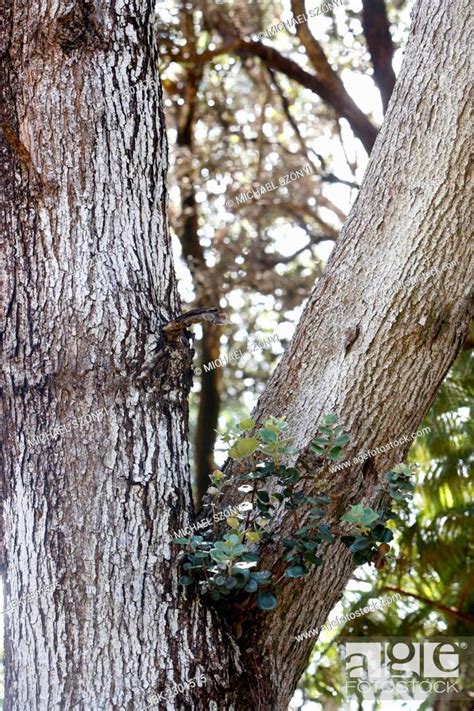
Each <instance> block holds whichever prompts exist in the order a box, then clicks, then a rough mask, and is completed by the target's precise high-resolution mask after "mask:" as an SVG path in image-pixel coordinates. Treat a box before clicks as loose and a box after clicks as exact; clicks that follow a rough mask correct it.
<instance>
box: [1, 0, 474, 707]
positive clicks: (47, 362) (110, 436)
mask: <svg viewBox="0 0 474 711" xmlns="http://www.w3.org/2000/svg"><path fill="white" fill-rule="evenodd" d="M152 8H153V3H151V2H145V1H144V0H143V1H142V2H138V0H135V2H134V3H127V4H124V3H121V2H117V0H112V2H110V3H99V2H96V3H95V5H93V4H85V3H82V2H79V0H78V1H77V2H71V3H70V4H68V5H67V10H65V9H63V10H60V9H58V6H57V5H56V4H55V3H49V4H48V5H42V6H41V7H40V8H38V6H37V5H33V3H31V2H29V0H18V2H15V3H13V7H12V8H11V10H10V11H9V13H8V14H7V16H6V17H5V18H3V21H2V26H1V29H0V33H1V34H0V38H1V46H2V51H3V53H4V54H5V56H6V60H7V62H6V67H7V76H6V80H5V81H4V82H3V83H2V91H4V94H5V96H4V99H5V100H4V102H2V110H3V115H2V119H1V123H2V129H3V143H2V150H3V153H4V155H5V157H6V160H7V170H6V172H4V173H3V174H2V182H3V186H2V187H3V188H4V190H3V195H4V196H5V197H6V199H7V201H8V210H7V212H6V219H5V229H4V232H5V233H6V234H7V235H8V238H9V239H8V247H7V249H8V254H7V258H8V262H7V264H8V269H7V272H6V280H5V287H4V290H3V304H2V316H3V318H4V324H3V327H2V328H3V329H4V342H5V353H6V355H7V357H8V366H7V369H6V377H5V379H4V392H5V401H6V404H7V408H8V413H7V415H6V417H5V418H4V419H3V426H4V437H5V439H6V441H7V444H8V445H9V446H8V448H7V451H6V457H5V467H4V476H3V481H2V485H3V489H4V494H3V495H4V525H5V534H4V535H5V541H4V548H5V567H6V594H7V605H10V611H9V612H8V613H7V615H6V650H5V651H6V657H7V669H6V687H7V690H6V709H7V710H8V711H10V710H12V711H19V710H20V709H21V710H22V711H23V710H24V709H33V710H34V709H39V710H43V709H87V710H89V709H94V710H95V709H141V708H143V707H145V706H147V704H149V703H150V704H151V703H153V692H155V691H156V692H163V691H166V690H167V689H168V688H169V687H170V686H171V685H172V684H173V683H174V682H181V681H183V680H186V679H193V678H195V677H196V676H198V675H200V674H204V676H205V678H206V681H205V682H204V686H202V688H197V689H190V690H185V691H184V692H183V693H182V694H180V695H179V696H177V697H176V699H175V700H172V699H171V700H168V701H166V702H159V704H158V707H159V708H160V709H161V708H163V709H164V708H167V709H177V708H179V709H189V708H197V709H207V708H209V709H213V710H216V711H217V709H221V708H222V709H224V708H225V709H235V710H237V709H248V708H258V709H268V708H274V709H284V708H285V707H286V704H287V701H288V698H289V696H290V695H291V692H292V690H293V689H294V687H295V685H296V682H297V680H298V676H299V674H300V671H301V670H302V668H303V666H304V664H305V661H306V659H307V654H308V649H309V644H310V643H309V642H308V643H307V644H306V643H300V644H297V643H295V642H294V639H293V636H294V634H295V633H297V632H299V631H301V630H304V629H307V628H308V627H312V626H315V625H318V624H322V622H323V621H324V620H325V618H326V616H327V614H328V612H329V610H330V608H331V606H332V605H333V603H334V601H335V600H336V599H337V596H338V591H340V590H341V588H342V587H343V586H344V584H345V582H346V581H347V579H348V577H349V575H350V572H351V564H350V561H349V560H348V557H347V555H346V554H345V552H344V551H342V550H340V549H337V550H336V552H335V553H334V551H331V559H330V560H329V561H328V563H327V565H325V566H324V568H323V570H322V571H320V572H319V573H318V574H317V575H314V576H311V578H310V579H308V580H305V581H304V582H303V583H302V582H301V581H299V582H296V583H292V585H291V587H290V586H288V589H287V590H285V597H284V599H283V600H282V601H281V604H280V607H279V608H278V609H277V610H276V611H275V612H274V613H269V614H266V615H263V614H259V615H253V616H252V618H251V619H249V620H247V621H244V626H243V629H244V632H243V636H242V637H241V639H239V640H234V639H232V635H231V633H230V632H229V628H227V626H226V625H225V624H224V623H223V622H222V621H221V620H219V618H218V616H217V614H216V613H215V612H214V611H213V610H212V608H209V607H207V606H205V605H204V604H203V603H201V602H200V601H199V600H196V599H194V598H192V597H191V596H189V597H187V596H185V595H184V594H183V593H182V592H181V591H180V590H179V588H178V584H177V579H178V575H179V572H178V568H177V564H176V560H175V556H174V550H172V548H171V547H170V545H169V542H168V540H167V536H168V535H169V534H170V533H171V532H172V531H173V530H176V528H178V527H179V526H181V525H184V524H185V523H187V522H188V520H189V519H191V518H192V515H193V514H192V501H191V493H190V487H189V477H188V470H187V452H186V447H187V445H186V435H187V432H186V418H187V393H188V389H189V377H190V376H189V373H190V349H189V345H188V341H187V338H186V334H183V333H180V331H179V330H178V329H177V328H176V329H171V330H167V331H164V330H163V327H164V325H165V324H166V323H167V322H168V321H170V320H173V319H174V318H176V316H177V314H178V309H179V306H178V302H177V297H176V288H175V280H174V274H173V270H172V263H171V255H170V240H169V234H168V231H167V215H166V189H165V178H166V143H165V138H164V127H163V121H162V112H161V104H160V102H161V93H160V90H159V85H158V83H156V82H155V81H154V79H155V76H154V67H155V64H156V49H155V44H154V40H153V33H152V25H153V17H152ZM467 9H468V3H467V0H462V1H461V2H459V3H457V4H456V6H454V5H453V4H451V3H448V2H447V0H443V2H441V3H439V4H438V5H437V7H432V6H431V5H430V3H429V2H428V0H423V1H422V2H421V4H420V5H419V6H418V10H417V14H416V18H415V28H414V32H413V34H412V37H411V40H410V43H409V46H408V50H407V57H406V60H405V64H404V68H403V71H402V75H401V77H400V79H399V82H398V84H397V87H396V90H395V93H394V96H393V97H392V101H391V105H390V108H389V112H388V115H387V119H386V123H385V125H384V127H383V130H382V133H381V135H380V136H379V138H378V140H377V144H376V147H375V150H374V153H373V156H372V158H371V163H370V166H369V170H368V174H367V177H366V180H365V182H364V186H363V189H362V191H361V195H360V197H359V200H358V202H357V205H356V206H355V208H354V210H353V212H352V215H351V217H350V219H349V220H348V223H347V225H346V227H345V229H344V233H343V236H342V240H341V241H340V242H338V244H337V246H336V250H335V253H334V254H333V256H332V258H331V261H330V264H329V265H328V268H327V270H326V272H325V274H324V276H323V277H322V279H321V280H320V282H319V284H318V286H317V288H316V290H315V292H314V294H313V296H312V297H311V299H310V302H309V304H308V307H307V309H306V311H305V314H304V316H303V318H302V321H301V324H300V325H299V327H298V329H297V333H296V335H295V338H294V340H293V343H292V345H291V347H290V350H289V352H288V354H287V355H286V357H285V359H284V360H283V362H282V363H281V365H280V367H279V368H278V370H277V371H276V373H275V375H274V377H273V379H272V381H271V383H270V385H269V387H268V390H267V392H266V394H265V395H264V397H263V398H262V401H261V403H260V405H259V410H258V414H259V417H263V416H264V415H265V414H277V415H280V414H286V415H287V417H288V421H289V423H290V426H291V430H292V433H293V435H294V436H295V438H296V441H297V444H298V445H299V446H300V447H301V448H302V449H303V450H304V449H305V448H307V445H308V442H309V441H310V440H311V438H312V437H313V435H314V433H315V430H316V427H317V421H318V418H319V417H320V415H321V414H322V413H323V412H327V411H328V410H333V411H335V412H337V413H339V414H340V416H341V417H342V419H343V420H344V422H345V424H346V425H347V426H348V427H349V428H350V429H351V430H352V432H353V434H354V438H355V439H354V444H353V449H352V451H351V452H349V455H352V453H355V452H356V450H358V449H359V450H360V449H367V448H370V447H374V446H378V445H380V444H383V443H385V442H387V441H388V440H390V439H392V438H394V437H396V436H397V435H399V434H403V433H408V432H411V431H412V430H414V429H416V427H417V425H418V423H419V422H420V420H421V418H422V416H423V414H424V413H425V412H426V410H427V409H428V407H429V404H430V402H431V400H432V398H433V397H434V394H435V392H436V389H437V387H438V385H439V383H440V382H441V380H442V378H443V376H444V374H445V373H446V370H447V369H448V367H449V365H450V363H451V362H452V360H453V359H454V357H455V355H456V353H457V351H458V350H459V348H460V347H461V344H462V340H463V336H464V333H465V331H466V324H467V321H468V312H469V308H470V307H469V298H468V294H467V290H466V286H465V284H466V278H467V277H469V276H470V274H471V271H470V268H469V263H468V260H467V252H468V245H469V242H468V230H467V217H466V214H465V211H464V209H463V206H462V203H463V199H464V197H465V195H466V190H467V153H468V152H467V150H466V148H467V135H468V133H467V131H468V118H467V111H466V103H467V102H466V99H465V97H464V86H465V83H466V81H467V67H468V64H467V59H466V57H467V56H468V52H467V48H468V35H467V32H466V26H467ZM448 259H449V260H453V259H457V260H458V266H457V267H456V268H455V269H452V270H450V271H445V272H443V273H442V274H440V275H439V276H437V277H436V280H435V281H433V279H432V277H430V276H428V270H429V269H432V268H434V267H438V268H442V267H443V266H444V262H445V261H446V260H448ZM412 276H416V277H417V278H418V279H419V282H418V283H417V286H416V288H415V289H413V288H412V287H410V288H407V287H404V284H403V282H404V280H405V279H407V278H408V277H412ZM336 295H337V297H336ZM335 298H337V300H338V303H339V305H342V306H343V308H344V310H345V320H344V322H342V321H340V320H337V321H336V320H335V319H334V318H332V313H331V312H332V309H333V307H334V302H335ZM166 334H168V335H166ZM104 412H105V414H104ZM100 413H102V414H100ZM74 418H78V419H74ZM405 449H406V446H401V447H399V448H398V450H392V451H391V452H390V453H388V454H387V455H383V456H381V457H379V458H375V459H374V460H373V461H369V463H368V465H366V466H365V467H354V468H352V469H351V470H350V473H349V474H347V473H345V474H344V475H341V474H339V475H333V478H332V479H330V481H329V484H330V486H331V489H332V490H334V491H337V493H338V495H339V497H340V503H341V506H342V505H343V504H345V503H347V502H353V501H358V500H360V499H361V498H363V499H364V500H366V501H367V502H368V503H370V502H371V501H373V500H374V496H375V494H374V485H375V483H376V480H377V477H378V475H379V473H380V472H382V471H383V470H384V469H385V468H387V467H388V466H389V465H390V464H391V463H392V462H393V461H394V460H395V459H397V460H398V459H399V458H401V457H402V456H403V454H404V451H405ZM321 476H326V478H328V474H327V472H322V473H321ZM281 526H282V529H283V530H285V529H287V528H288V526H289V523H288V522H287V521H286V520H283V521H282V523H281ZM263 554H264V558H266V562H267V564H268V565H270V566H273V565H276V564H277V561H275V560H272V559H270V560H269V553H268V552H267V551H265V550H264V551H263ZM334 556H335V557H334Z"/></svg>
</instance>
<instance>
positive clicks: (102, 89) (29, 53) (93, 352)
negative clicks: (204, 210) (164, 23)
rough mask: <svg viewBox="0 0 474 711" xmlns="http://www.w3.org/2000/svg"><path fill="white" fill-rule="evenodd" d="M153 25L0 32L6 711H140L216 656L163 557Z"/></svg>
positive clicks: (165, 368)
mask: <svg viewBox="0 0 474 711" xmlns="http://www.w3.org/2000/svg"><path fill="white" fill-rule="evenodd" d="M153 7H154V4H153V3H152V2H145V1H144V0H143V1H141V2H139V1H138V0H137V1H136V2H129V3H121V2H118V1H116V2H112V3H103V2H97V3H95V5H92V4H86V3H82V2H74V3H69V4H67V5H65V4H64V3H61V4H59V3H56V2H53V3H48V4H41V5H39V6H38V5H37V4H34V3H31V2H27V1H26V0H24V1H22V2H15V3H12V4H11V6H10V8H9V10H8V12H6V13H5V15H4V16H3V18H2V19H3V25H2V35H1V39H2V49H3V55H4V60H5V66H6V77H5V81H4V82H3V83H2V89H3V91H4V99H5V101H4V102H2V106H3V107H4V113H3V116H2V122H1V123H2V128H3V132H2V133H3V135H2V150H3V154H4V157H5V158H6V170H5V172H4V173H3V174H2V181H3V187H4V190H3V191H2V195H3V196H4V199H5V201H6V204H5V205H3V208H4V210H3V211H2V214H3V224H2V228H3V229H2V230H1V232H2V234H5V235H6V237H7V239H6V245H5V247H6V265H7V267H6V272H5V283H4V289H3V301H2V318H3V320H2V330H3V335H4V353H5V358H6V364H7V366H6V371H5V377H4V382H3V388H4V394H5V403H6V411H7V415H6V417H5V418H4V420H3V423H4V437H5V439H6V441H7V445H8V446H7V448H6V453H5V460H4V469H3V477H2V479H3V486H4V489H5V490H4V497H5V500H4V522H5V566H6V589H5V592H6V600H7V605H10V606H12V607H11V609H10V612H9V613H8V614H7V615H6V616H5V617H6V628H5V634H6V648H5V651H6V708H7V709H11V710H17V709H18V710H19V709H21V710H22V711H23V710H24V709H46V708H48V709H99V708H100V709H132V708H133V709H139V708H142V707H144V706H146V705H147V703H148V702H147V699H148V698H149V697H150V694H151V692H152V691H153V692H154V691H155V690H158V691H162V690H164V689H166V688H167V687H169V686H171V684H172V682H174V681H177V682H180V681H182V680H183V679H186V678H194V677H195V676H196V675H198V674H199V673H201V672H203V671H204V670H205V669H204V667H206V669H207V671H206V674H207V673H209V674H210V675H212V673H213V672H212V671H211V667H212V664H209V662H210V659H211V657H212V656H214V658H215V657H216V651H215V650H216V649H217V648H218V647H219V646H221V647H223V646H224V645H223V644H222V642H221V641H220V640H221V638H222V637H223V636H224V632H219V631H215V632H214V633H213V623H212V614H211V613H206V612H205V611H203V609H202V607H201V606H200V605H199V604H198V603H194V604H193V605H190V604H189V602H188V601H186V600H185V598H184V597H183V595H182V593H181V591H179V590H178V583H177V579H178V571H177V568H176V566H175V565H174V563H175V556H174V553H172V551H171V548H170V545H169V543H166V542H165V536H166V537H168V534H169V532H170V531H173V530H176V529H178V528H179V527H180V526H182V525H183V524H185V523H187V522H188V513H187V512H191V511H192V499H191V492H190V486H189V475H188V469H187V394H188V389H189V384H190V371H189V367H190V356H191V352H190V349H189V345H188V341H187V339H186V338H185V337H184V336H182V337H181V336H180V337H178V338H176V339H174V340H169V341H168V342H166V341H165V339H164V337H163V334H162V331H161V327H162V325H163V324H164V323H165V322H166V321H168V320H169V319H170V318H172V317H173V316H175V315H177V313H178V308H179V304H178V299H177V295H176V283H175V277H174V273H173V269H172V261H171V252H170V239H169V235H168V230H167V219H168V218H167V212H166V210H167V208H166V183H165V179H166V167H167V156H166V153H167V150H166V138H165V130H164V123H163V114H162V110H161V89H160V87H159V82H158V81H157V77H156V73H155V72H156V69H155V68H156V60H157V53H156V46H155V41H154V38H153ZM102 408H106V410H107V412H106V415H105V416H103V417H102V418H101V419H100V421H99V420H96V421H93V420H92V421H91V420H90V416H91V415H92V414H95V413H96V412H97V411H98V410H101V409H102ZM85 415H87V418H86V421H84V422H82V423H76V424H74V423H73V420H74V418H75V417H78V418H81V417H83V416H85ZM57 425H63V426H68V427H69V428H70V432H69V433H68V432H67V431H65V430H64V431H57V432H56V433H54V428H55V427H56V426H57ZM49 434H51V435H52V436H51V437H50V438H49V439H48V441H45V442H44V443H43V444H42V443H41V442H38V443H35V440H34V437H35V436H36V435H49ZM195 650H199V653H198V654H196V653H195ZM199 655H202V657H200V656H199ZM219 657H220V658H219V662H218V665H219V669H220V667H221V665H222V660H223V659H224V660H226V653H225V652H223V653H222V654H220V655H219ZM204 660H206V663H205V665H204ZM224 669H225V671H223V672H221V673H220V678H219V683H220V684H222V685H223V686H225V682H226V675H227V674H228V673H229V670H231V669H232V666H231V664H227V663H225V661H224ZM212 687H213V680H212V678H211V680H210V681H209V683H208V684H207V687H206V689H205V692H204V691H203V693H206V694H207V693H209V691H210V690H211V691H212ZM183 698H184V699H186V695H184V697H183ZM188 703H189V700H188Z"/></svg>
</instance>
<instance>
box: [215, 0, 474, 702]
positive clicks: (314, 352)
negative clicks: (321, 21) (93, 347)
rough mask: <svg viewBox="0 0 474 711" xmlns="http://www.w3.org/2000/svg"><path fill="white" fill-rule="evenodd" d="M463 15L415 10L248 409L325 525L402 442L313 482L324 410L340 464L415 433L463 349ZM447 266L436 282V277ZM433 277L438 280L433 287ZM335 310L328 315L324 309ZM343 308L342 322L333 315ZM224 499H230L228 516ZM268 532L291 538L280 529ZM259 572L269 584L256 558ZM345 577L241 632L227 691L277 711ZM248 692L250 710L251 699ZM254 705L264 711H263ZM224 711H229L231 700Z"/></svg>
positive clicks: (466, 273)
mask: <svg viewBox="0 0 474 711" xmlns="http://www.w3.org/2000/svg"><path fill="white" fill-rule="evenodd" d="M470 30H471V34H472V21H471V20H470V19H469V3H468V2H467V1H466V2H461V3H459V4H458V5H457V6H456V8H454V7H453V5H452V4H451V3H448V2H441V3H437V4H436V6H434V5H433V4H431V3H429V2H426V1H422V2H420V3H418V4H417V6H416V7H415V10H414V18H413V28H412V32H411V36H410V40H409V43H408V46H407V50H406V57H405V61H404V64H403V68H402V71H401V75H400V77H399V79H398V81H397V84H396V87H395V91H394V95H393V97H392V101H391V102H390V106H389V110H388V113H387V116H386V119H385V123H384V125H383V127H382V130H381V133H380V135H379V137H378V138H377V141H376V144H375V147H374V151H373V154H372V156H371V159H370V163H369V167H368V170H367V174H366V176H365V179H364V183H363V186H362V189H361V192H360V195H359V197H358V200H357V202H356V204H355V206H354V208H353V210H352V212H351V214H350V217H349V219H348V220H347V222H346V224H345V226H344V228H343V231H342V234H341V237H340V238H339V240H338V241H337V243H336V246H335V248H334V251H333V253H332V255H331V258H330V261H329V263H328V265H327V267H326V270H325V272H324V274H323V275H322V277H321V278H320V280H319V281H318V284H317V286H316V288H315V290H314V293H313V294H312V296H311V298H310V300H309V303H308V305H307V307H306V310H305V312H304V314H303V316H302V319H301V321H300V324H299V325H298V328H297V331H296V333H295V336H294V338H293V341H292V343H291V345H290V348H289V350H288V352H287V353H286V354H285V356H284V358H283V360H282V361H281V363H280V365H279V367H278V368H277V370H276V372H275V374H274V375H273V377H272V379H271V381H270V383H269V385H268V386H267V388H266V390H265V393H264V395H263V396H262V397H261V399H260V401H259V404H258V408H257V411H256V415H257V420H258V421H261V420H262V419H263V418H264V417H266V416H268V415H271V414H273V415H277V416H280V415H285V416H286V417H287V420H288V422H289V425H290V430H291V432H292V434H293V436H294V437H295V443H296V446H297V447H298V448H299V449H300V450H302V452H303V455H302V457H301V458H300V462H299V463H300V465H301V466H302V467H303V468H306V469H308V470H309V471H315V478H316V482H315V488H323V489H326V490H327V491H329V492H330V493H331V494H332V495H333V496H334V501H335V504H334V506H333V508H332V512H331V521H332V522H337V521H338V520H339V518H340V515H341V514H342V513H343V512H344V511H345V510H347V508H348V506H349V505H350V504H354V503H358V502H365V503H366V504H367V505H376V504H377V502H378V498H377V497H378V494H377V493H376V491H375V487H376V485H377V484H378V483H380V480H381V477H382V475H383V473H384V472H385V471H387V470H388V469H389V468H390V466H392V465H393V464H394V463H396V462H399V461H401V460H402V459H403V458H404V456H405V454H406V452H407V450H408V447H409V444H401V445H400V446H397V447H395V448H393V449H391V450H390V451H388V452H386V453H384V454H379V455H377V456H375V457H373V458H371V459H369V460H368V461H366V462H365V463H364V464H361V465H353V466H351V468H350V470H345V471H344V472H338V473H335V474H330V473H329V471H328V470H315V469H314V463H312V461H311V456H310V455H309V454H307V453H306V450H307V447H308V444H309V443H310V441H311V440H312V438H313V437H314V435H315V433H316V430H317V424H318V421H319V420H320V418H321V416H322V415H323V414H324V413H327V412H335V413H337V414H338V416H339V418H340V419H341V421H342V422H343V423H344V424H345V426H346V427H347V429H349V430H350V431H351V432H352V434H353V437H354V441H353V442H352V443H351V448H350V450H348V455H347V456H348V458H351V457H353V456H355V455H356V454H357V453H360V452H363V451H367V450H369V449H373V448H375V447H378V446H381V445H384V444H386V443H388V442H390V441H391V440H395V439H398V438H399V437H400V436H402V435H404V434H406V435H410V434H411V433H412V432H414V431H416V430H417V429H418V425H419V423H420V422H421V420H422V418H423V416H424V415H425V413H426V412H427V410H428V409H429V406H430V404H431V402H432V400H433V398H434V396H435V394H436V391H437V389H438V387H439V385H440V383H441V382H442V380H443V378H444V376H445V374H446V372H447V370H448V369H449V367H450V365H451V363H452V362H453V360H454V358H455V356H456V354H457V353H458V352H459V350H460V349H461V348H462V345H463V343H464V341H465V338H466V335H467V331H468V326H469V321H470V318H471V317H472V286H473V276H474V271H473V245H472V237H471V234H472V212H471V211H470V210H469V209H468V206H469V202H468V200H469V195H470V190H471V184H472V181H471V178H470V172H469V144H470V129H469V117H468V105H469V99H468V95H467V92H466V89H465V87H466V85H467V83H468V74H469V69H468V66H469V60H468V55H469V52H468V47H469V43H470ZM452 260H457V265H456V266H452V267H451V268H449V269H446V263H447V262H449V261H452ZM433 270H438V272H437V273H435V274H433ZM336 299H337V303H336ZM338 310H339V313H340V310H342V313H343V316H342V317H337V318H336V317H335V315H336V314H337V313H338ZM238 500H239V497H238V496H237V495H236V494H235V493H231V494H229V502H236V501H238ZM278 528H279V534H283V535H285V534H287V533H289V532H290V531H291V530H292V528H293V523H292V520H291V518H288V519H287V518H284V517H282V518H281V520H280V522H279V524H278ZM262 553H263V558H262V566H263V567H264V568H265V567H266V568H272V569H273V571H274V572H278V571H280V570H281V562H280V561H278V560H276V558H275V551H274V549H273V548H272V547H271V546H268V548H267V549H263V551H262ZM351 571H352V563H351V560H350V555H349V554H348V551H347V550H346V549H344V548H343V547H342V545H341V546H337V547H334V546H333V547H331V549H330V550H328V553H327V556H326V560H325V564H324V566H322V567H321V568H319V569H318V570H317V571H316V572H315V573H314V574H313V575H312V576H310V577H309V578H304V579H303V581H297V582H289V583H286V584H285V587H284V590H283V593H280V597H281V598H282V599H281V601H280V604H279V607H278V608H277V609H276V611H275V612H273V613H270V614H256V615H255V616H252V618H251V619H249V620H247V621H246V622H244V624H243V636H242V638H241V639H240V641H239V644H240V646H241V648H242V649H244V650H245V649H249V650H252V651H251V660H250V661H249V662H248V665H249V666H250V664H253V665H254V666H255V668H259V669H263V670H264V672H263V677H264V678H263V679H261V683H260V689H258V688H256V685H255V683H254V680H252V679H251V678H249V679H248V688H247V689H245V686H244V683H245V682H243V681H242V679H240V680H239V683H240V692H239V689H238V688H237V683H236V688H235V695H236V698H238V694H239V693H240V695H242V692H243V690H244V696H245V693H247V694H248V695H250V696H252V694H254V699H255V703H256V704H257V706H258V704H260V706H259V708H262V709H263V708H267V707H268V708H270V707H271V708H275V709H281V710H282V711H283V709H285V708H286V704H287V702H288V699H289V698H290V697H291V694H292V692H293V690H294V688H295V686H296V684H297V682H298V679H299V676H300V674H301V673H302V672H303V670H304V668H305V665H306V663H307V659H308V655H309V652H310V649H311V648H312V646H313V644H314V639H313V640H311V639H310V640H308V641H305V642H297V641H296V640H295V639H294V637H295V635H297V634H299V633H301V632H304V631H306V630H309V629H312V628H314V627H318V626H320V625H322V624H323V623H324V622H325V620H326V618H327V616H328V614H329V612H330V610H331V608H332V607H333V606H334V604H335V603H336V601H337V600H338V599H339V598H340V597H341V593H342V590H343V589H344V587H345V585H346V583H347V580H348V578H349V576H350V574H351ZM259 694H260V696H259ZM265 704H267V706H266V705H265ZM237 708H239V709H244V708H245V705H244V703H243V702H241V704H240V705H239V702H237Z"/></svg>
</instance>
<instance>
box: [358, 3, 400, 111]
mask: <svg viewBox="0 0 474 711" xmlns="http://www.w3.org/2000/svg"><path fill="white" fill-rule="evenodd" d="M362 27H363V30H364V35H365V39H366V41H367V47H368V49H369V53H370V59H371V62H372V66H373V68H374V75H373V78H374V82H375V84H376V86H377V87H378V89H379V91H380V95H381V97H382V105H383V110H384V113H385V112H386V110H387V106H388V102H389V101H390V97H391V96H392V92H393V87H394V86H395V81H396V77H395V72H394V71H393V67H392V59H393V52H394V46H393V41H392V36H391V34H390V25H389V21H388V17H387V8H386V6H385V0H362Z"/></svg>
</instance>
